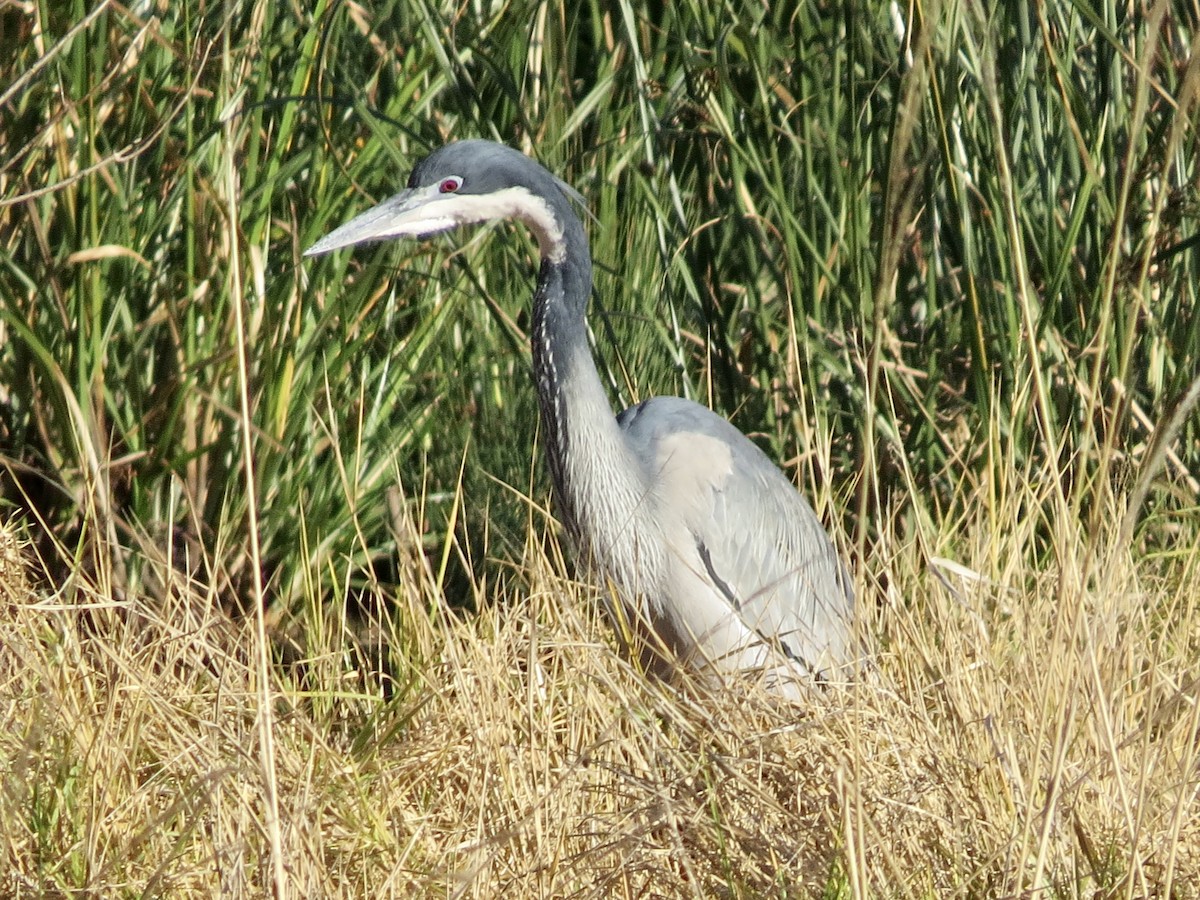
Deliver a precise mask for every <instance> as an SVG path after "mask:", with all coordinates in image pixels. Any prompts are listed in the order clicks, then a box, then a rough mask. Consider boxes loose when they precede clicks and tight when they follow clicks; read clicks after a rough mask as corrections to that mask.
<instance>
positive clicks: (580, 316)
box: [304, 140, 857, 699]
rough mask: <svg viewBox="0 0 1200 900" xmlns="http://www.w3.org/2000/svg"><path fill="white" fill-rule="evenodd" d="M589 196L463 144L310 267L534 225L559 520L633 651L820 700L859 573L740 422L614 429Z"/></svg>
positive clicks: (644, 407)
mask: <svg viewBox="0 0 1200 900" xmlns="http://www.w3.org/2000/svg"><path fill="white" fill-rule="evenodd" d="M572 201H574V202H576V203H579V204H580V205H581V206H583V207H585V208H586V204H585V202H584V200H583V198H582V196H581V195H580V194H579V193H578V192H577V191H575V190H574V189H573V188H572V187H570V186H569V185H568V184H566V183H565V182H564V181H562V180H560V179H559V178H557V177H556V176H554V175H553V174H551V173H550V172H549V171H548V170H547V169H545V168H543V167H542V166H541V165H540V164H538V163H537V162H535V161H534V160H533V159H531V158H530V157H528V156H526V155H524V154H523V153H521V152H519V151H517V150H515V149H513V148H511V147H508V146H506V145H504V144H499V143H494V142H491V141H485V140H462V141H458V142H454V143H450V144H447V145H445V146H442V147H440V148H438V149H436V150H434V151H433V152H432V153H430V154H429V155H428V156H426V157H425V158H424V159H423V160H422V161H421V162H419V163H418V164H417V165H416V166H415V167H414V168H413V170H412V174H411V177H410V178H409V180H408V185H407V187H406V188H405V189H404V190H402V191H401V192H400V193H398V194H396V195H395V196H393V197H391V198H390V199H387V200H384V201H383V202H382V203H379V204H378V205H377V206H374V207H372V208H370V209H368V210H367V211H366V212H363V213H362V214H360V215H358V216H357V217H355V218H353V219H351V220H350V221H349V222H347V223H346V224H344V225H342V226H341V227H339V228H337V229H335V230H334V231H332V232H330V233H329V234H328V235H326V236H325V237H324V238H322V239H321V240H319V241H318V242H317V243H315V244H314V245H313V246H312V247H310V248H309V249H308V250H306V251H305V254H304V255H305V256H317V255H319V254H324V253H329V252H330V251H333V250H337V249H340V248H344V247H349V246H352V245H356V244H362V243H365V242H375V241H381V240H385V239H389V238H400V237H408V238H425V237H428V236H432V235H434V234H438V233H441V232H444V231H448V230H450V229H453V228H456V227H458V226H463V225H472V224H480V223H485V222H491V221H496V220H515V221H519V222H521V223H523V224H524V225H525V226H527V227H528V228H529V230H530V231H531V232H532V234H533V236H534V238H535V239H536V241H537V245H538V251H539V255H540V266H539V269H538V275H537V283H536V288H535V290H534V294H533V318H532V330H531V335H530V340H531V344H532V357H533V376H534V381H535V385H536V390H537V398H538V405H539V410H540V417H541V426H542V434H543V441H544V444H545V457H546V463H547V467H548V469H549V474H550V480H551V482H552V487H553V495H554V500H555V510H556V513H557V516H558V517H559V519H560V520H561V522H562V523H563V526H564V527H565V530H566V531H567V533H568V535H569V536H570V538H571V541H572V543H573V544H574V547H575V551H576V556H577V557H578V559H579V560H580V561H581V562H582V563H583V565H584V568H585V570H587V571H590V572H592V573H593V575H594V576H596V577H597V579H598V580H599V581H600V582H601V583H602V585H603V586H606V587H608V588H610V589H611V590H610V591H609V593H608V596H610V597H611V598H613V599H615V601H616V602H615V603H610V606H609V610H610V612H611V613H612V614H613V617H614V618H615V619H616V620H617V626H618V633H619V634H620V635H622V636H623V637H624V638H625V642H626V643H627V645H628V644H629V643H630V642H631V641H633V642H636V646H637V647H638V648H639V654H640V655H641V656H642V657H643V658H644V659H646V660H648V661H649V662H650V663H651V666H652V668H653V669H655V670H657V671H663V670H664V669H665V670H667V671H672V672H673V671H676V670H677V669H678V668H684V669H688V668H690V669H692V670H694V671H698V672H700V673H702V674H703V675H704V676H711V677H713V678H715V679H717V680H720V681H727V680H729V679H730V678H733V677H740V676H742V675H744V674H746V673H756V674H757V675H758V676H759V677H760V678H761V679H762V683H763V684H764V685H765V686H766V688H767V690H768V691H769V692H771V693H774V694H776V695H782V696H785V697H788V698H793V699H796V698H800V699H803V698H805V697H808V696H810V694H811V693H812V691H813V690H814V686H815V685H819V684H821V683H823V682H827V681H829V680H830V679H832V678H835V677H837V676H838V674H839V673H841V672H845V671H846V670H847V669H848V668H849V667H850V666H851V665H852V664H853V662H854V660H855V659H856V657H857V651H856V649H855V648H856V641H855V638H854V635H853V617H854V605H855V604H854V592H853V588H852V586H851V579H850V576H849V573H848V571H847V569H846V567H845V565H844V564H843V562H842V560H841V558H840V556H839V555H838V552H837V550H836V549H835V547H834V544H833V542H832V541H831V539H830V537H829V535H828V533H827V532H826V531H825V529H824V527H823V526H822V525H821V522H820V520H819V519H818V517H817V515H816V513H814V512H813V509H812V507H811V506H810V505H809V503H808V501H807V500H806V499H805V498H804V497H803V495H801V494H800V492H799V491H798V490H797V489H796V488H795V487H794V486H793V484H792V482H791V481H790V480H789V479H788V478H787V476H786V475H784V474H783V472H782V471H781V470H780V469H779V468H778V467H777V466H776V465H775V464H774V463H772V462H771V460H770V459H769V458H768V457H767V456H766V454H765V453H764V452H763V451H762V450H761V449H760V448H759V447H758V446H757V445H756V444H755V443H754V442H753V441H751V440H750V439H749V438H748V437H746V436H745V435H744V434H742V432H740V431H739V430H738V429H737V428H735V427H734V426H733V425H732V424H730V423H729V422H728V421H727V420H726V419H724V418H722V417H721V416H719V415H717V414H716V413H714V412H712V411H711V410H709V409H708V408H707V407H704V406H702V405H700V404H699V403H695V402H693V401H690V400H685V399H683V398H680V397H653V398H650V399H647V400H643V401H642V402H640V403H637V404H635V405H633V406H630V407H629V408H628V409H625V410H624V411H623V412H621V413H619V414H617V415H615V416H614V415H613V410H612V406H611V405H610V403H609V399H608V396H607V394H606V391H605V388H604V385H603V383H602V381H601V378H600V374H599V372H598V371H597V369H596V364H595V360H594V358H593V356H592V351H591V347H590V345H589V341H588V329H587V318H586V317H587V307H588V302H589V300H590V298H591V292H592V259H591V253H590V250H589V246H588V240H587V236H586V234H585V232H584V226H583V223H582V221H581V220H580V217H579V216H578V215H576V213H575V211H574V209H573V208H572V205H571V204H572Z"/></svg>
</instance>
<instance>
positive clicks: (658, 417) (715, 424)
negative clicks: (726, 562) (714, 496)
mask: <svg viewBox="0 0 1200 900" xmlns="http://www.w3.org/2000/svg"><path fill="white" fill-rule="evenodd" d="M617 423H618V424H619V425H620V427H621V430H622V432H623V433H624V435H625V439H626V441H627V442H628V445H629V448H630V450H631V451H632V452H633V454H634V455H635V457H636V458H637V459H638V461H639V462H640V463H641V464H642V465H643V466H645V467H647V469H648V475H649V476H650V479H651V482H652V483H654V482H659V481H662V480H664V479H665V480H666V481H667V482H669V483H671V484H672V486H674V487H679V488H683V487H689V488H692V489H695V490H699V489H701V488H707V489H709V490H712V491H717V492H726V491H732V492H733V493H734V494H735V495H745V494H746V493H747V492H750V493H752V494H756V493H762V494H763V495H764V497H769V498H777V499H779V500H780V502H784V503H789V502H790V501H791V499H792V498H791V497H788V496H787V495H788V494H793V495H794V494H795V489H794V488H793V487H792V484H791V482H790V481H788V479H787V476H785V475H784V474H783V473H782V472H781V471H780V470H779V468H778V467H777V466H776V465H775V464H774V463H773V462H771V460H770V459H769V458H768V457H767V455H766V454H765V453H763V451H762V450H761V449H760V448H759V447H758V445H757V444H755V443H754V442H753V441H751V440H750V439H749V438H748V437H746V436H745V435H744V434H742V432H740V431H738V429H737V428H735V427H734V426H733V425H732V424H731V423H730V422H729V421H728V420H726V419H724V418H723V417H721V416H719V415H717V414H716V413H714V412H713V411H712V410H710V409H708V408H707V407H705V406H701V405H700V404H699V403H695V402H693V401H691V400H684V399H683V398H682V397H652V398H650V399H649V400H643V401H642V402H641V403H638V404H636V405H634V406H631V407H629V408H628V409H626V410H624V411H623V412H621V414H620V415H618V416H617ZM780 495H782V496H780ZM796 499H800V498H799V497H797V498H796Z"/></svg>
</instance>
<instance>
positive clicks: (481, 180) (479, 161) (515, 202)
mask: <svg viewBox="0 0 1200 900" xmlns="http://www.w3.org/2000/svg"><path fill="white" fill-rule="evenodd" d="M568 197H570V198H572V199H575V200H577V201H579V202H582V198H581V197H580V196H579V194H578V193H577V192H576V191H575V190H574V189H573V188H571V187H570V186H568V185H567V184H565V183H564V182H562V181H560V180H559V179H557V178H555V177H554V176H553V175H551V174H550V173H549V172H547V171H546V170H545V169H544V168H542V167H541V166H540V165H538V164H537V163H536V162H534V161H533V160H532V159H530V158H529V157H527V156H525V155H524V154H522V153H519V152H518V151H516V150H513V149H512V148H511V147H506V146H504V145H503V144H496V143H493V142H492V141H478V140H475V141H458V142H457V143H454V144H447V145H446V146H445V147H441V148H439V149H437V150H435V151H434V152H433V153H431V154H429V156H427V157H425V159H423V160H421V162H419V163H418V164H417V166H416V168H414V169H413V172H412V175H411V176H410V177H409V179H408V187H407V188H406V189H405V190H403V191H401V192H400V193H399V194H396V195H395V196H394V197H391V198H389V199H387V200H384V201H383V202H382V203H380V204H379V205H377V206H374V207H372V208H371V209H369V210H367V211H366V212H364V213H362V214H361V215H358V216H356V217H355V218H353V219H351V220H350V221H349V222H347V223H346V224H345V225H342V226H341V227H340V228H337V229H335V230H334V231H332V232H330V233H329V234H327V235H325V237H323V238H321V240H319V241H317V243H315V244H313V245H312V246H311V247H309V248H308V249H307V250H305V251H304V255H305V256H319V255H320V254H322V253H328V252H330V251H331V250H338V249H341V248H342V247H349V246H352V245H354V244H362V243H366V242H368V241H381V240H387V239H388V238H396V237H423V236H426V235H431V234H437V233H439V232H442V231H446V230H448V229H450V228H454V227H455V226H457V225H470V224H473V223H477V222H488V221H493V220H496V219H518V220H520V221H522V222H524V223H525V224H526V225H528V226H529V228H530V229H531V230H532V231H533V233H534V235H535V236H536V237H537V240H538V245H539V247H540V248H541V252H542V255H543V256H545V257H548V258H550V259H552V260H557V261H561V257H562V254H563V253H564V252H565V251H564V246H565V245H564V242H563V228H564V225H565V222H566V221H567V218H568V217H572V216H573V214H572V213H571V211H570V207H569V205H568V204H567V202H566V200H567V198H568Z"/></svg>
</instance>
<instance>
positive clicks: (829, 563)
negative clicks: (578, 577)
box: [618, 397, 854, 674]
mask: <svg viewBox="0 0 1200 900" xmlns="http://www.w3.org/2000/svg"><path fill="white" fill-rule="evenodd" d="M618 421H619V422H620V424H621V426H622V428H623V429H624V431H625V434H626V436H627V438H628V439H629V441H630V444H631V449H633V450H634V452H635V453H636V454H637V455H638V457H639V459H640V460H641V461H642V462H643V463H644V464H647V465H648V466H650V467H651V471H650V472H649V473H648V475H649V478H650V481H651V484H652V485H655V488H654V489H655V490H656V491H657V497H656V499H657V501H658V503H659V504H661V505H662V506H663V507H664V508H666V507H669V508H670V510H671V511H672V512H673V513H674V514H676V515H677V519H678V522H679V524H680V525H681V526H682V527H683V528H684V529H686V533H687V538H686V539H687V540H688V541H690V542H692V543H693V545H694V550H695V556H694V557H693V559H694V560H698V563H696V562H693V563H692V565H694V566H697V565H698V566H699V567H702V569H703V571H702V572H700V573H698V574H699V575H701V576H702V577H703V578H704V580H705V581H707V582H708V583H709V584H711V585H712V586H714V587H715V588H716V591H715V593H716V595H717V596H718V597H719V598H720V600H721V602H723V603H725V604H727V605H728V612H729V613H730V614H733V615H735V616H736V617H737V618H738V619H740V622H741V624H742V625H743V626H744V627H745V628H746V629H747V630H748V632H750V633H751V634H752V635H756V636H757V637H758V638H759V639H760V640H761V641H762V642H763V643H764V644H768V645H773V646H776V647H777V648H778V649H779V650H780V651H781V652H782V653H783V654H785V655H786V656H787V657H789V658H790V659H791V660H793V661H794V662H795V663H796V664H798V665H799V666H800V667H801V668H802V669H803V670H804V671H805V672H807V673H809V674H819V673H828V672H829V671H830V670H831V669H832V668H834V667H837V666H839V665H842V664H844V663H846V662H848V661H850V658H851V657H852V656H853V650H852V642H853V635H852V624H851V623H852V619H853V612H854V595H853V591H852V588H851V585H850V578H849V574H848V572H847V571H846V568H845V566H844V565H843V564H842V561H841V559H840V557H839V556H838V553H837V550H836V548H835V547H834V545H833V543H832V541H831V540H830V539H829V536H828V535H827V534H826V532H825V529H824V528H823V527H822V526H821V522H820V520H819V519H818V518H817V516H816V513H814V512H813V510H812V507H811V506H809V504H808V501H807V500H805V499H804V497H803V496H802V495H801V494H800V493H799V492H798V491H797V490H796V489H795V487H793V485H792V484H791V482H790V481H789V480H788V479H787V477H786V476H785V475H784V474H783V473H782V472H781V471H780V470H779V468H778V467H777V466H775V465H774V463H772V462H771V461H770V459H768V458H767V456H766V455H765V454H764V453H763V452H762V451H761V450H760V449H759V448H758V447H757V446H756V445H755V444H754V443H753V442H752V441H750V439H749V438H747V437H746V436H745V435H743V434H742V433H741V432H740V431H738V430H737V429H736V428H734V427H733V426H732V425H731V424H729V422H727V421H726V420H725V419H723V418H721V417H720V416H718V415H716V414H715V413H713V412H711V411H710V410H708V409H706V408H705V407H703V406H700V405H699V404H696V403H692V402H690V401H687V400H682V399H680V398H675V397H658V398H654V399H652V400H648V401H646V402H645V403H642V404H639V405H638V406H636V407H631V408H630V409H628V410H625V412H623V413H622V414H621V416H620V417H618ZM689 549H691V548H689ZM690 602H692V603H696V602H712V601H711V600H710V598H708V597H705V598H702V599H699V600H697V599H692V600H690ZM710 618H711V616H710Z"/></svg>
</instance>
